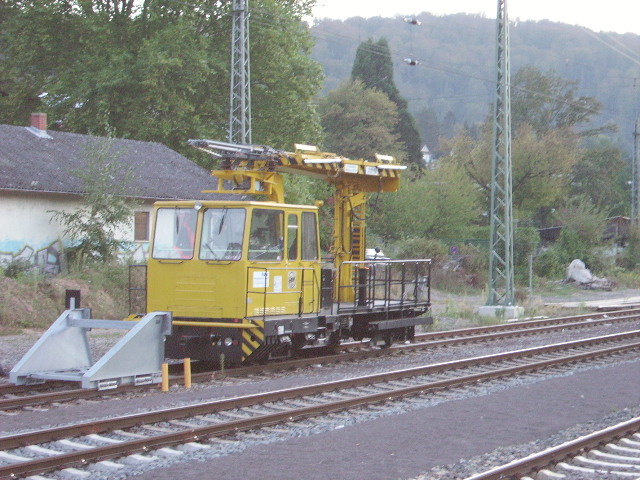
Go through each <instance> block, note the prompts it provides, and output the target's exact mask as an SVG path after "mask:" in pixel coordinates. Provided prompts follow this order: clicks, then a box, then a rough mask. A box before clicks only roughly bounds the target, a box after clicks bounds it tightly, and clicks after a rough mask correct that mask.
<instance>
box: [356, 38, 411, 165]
mask: <svg viewBox="0 0 640 480" xmlns="http://www.w3.org/2000/svg"><path fill="white" fill-rule="evenodd" d="M351 78H352V79H354V80H361V81H362V82H363V83H364V85H365V86H366V87H367V88H373V89H375V90H379V91H381V92H383V93H385V94H386V95H387V96H388V97H389V99H390V100H391V101H392V102H393V103H395V104H396V106H397V108H398V124H397V126H396V129H395V132H396V133H397V134H398V138H399V139H400V141H401V142H402V143H403V144H404V146H405V150H406V151H407V159H406V161H407V163H410V164H412V165H416V166H422V153H421V148H422V142H421V140H420V134H419V133H418V129H417V128H416V124H415V120H414V118H413V116H412V115H411V113H410V112H409V108H408V104H407V101H406V100H405V99H404V98H403V97H402V96H401V95H400V92H399V90H398V88H397V87H396V85H395V83H394V81H393V63H392V62H391V52H390V51H389V44H388V43H387V40H386V39H384V38H381V39H380V40H378V41H377V42H375V43H374V42H373V40H371V39H369V40H368V41H366V42H363V43H362V44H361V45H360V46H359V47H358V50H357V52H356V58H355V60H354V62H353V69H352V71H351Z"/></svg>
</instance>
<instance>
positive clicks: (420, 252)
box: [396, 237, 448, 265]
mask: <svg viewBox="0 0 640 480" xmlns="http://www.w3.org/2000/svg"><path fill="white" fill-rule="evenodd" d="M396 248H397V251H398V257H399V258H430V259H431V260H433V264H434V265H442V264H443V263H444V262H445V261H446V260H447V257H448V250H447V247H446V245H444V244H443V243H442V242H440V241H439V240H435V239H433V238H426V237H410V238H406V239H404V240H401V241H400V242H398V243H397V246H396Z"/></svg>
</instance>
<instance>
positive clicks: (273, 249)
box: [249, 209, 284, 260]
mask: <svg viewBox="0 0 640 480" xmlns="http://www.w3.org/2000/svg"><path fill="white" fill-rule="evenodd" d="M283 227H284V212H283V211H282V210H266V209H255V210H254V211H253V216H252V217H251V230H250V235H249V260H282V256H283V251H284V228H283Z"/></svg>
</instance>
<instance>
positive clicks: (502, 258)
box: [487, 0, 515, 306]
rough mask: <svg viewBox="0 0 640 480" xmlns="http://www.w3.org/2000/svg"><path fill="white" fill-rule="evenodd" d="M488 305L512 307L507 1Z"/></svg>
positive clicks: (500, 31)
mask: <svg viewBox="0 0 640 480" xmlns="http://www.w3.org/2000/svg"><path fill="white" fill-rule="evenodd" d="M496 63H497V81H496V100H495V111H494V123H493V160H492V166H491V170H492V180H491V212H490V215H491V217H490V219H491V234H490V235H491V238H490V259H489V270H490V272H489V283H490V284H489V298H488V301H487V305H488V306H512V305H513V304H514V297H515V295H514V290H515V288H514V276H513V209H512V174H511V170H512V169H511V91H510V89H511V84H510V82H511V79H510V77H511V72H510V70H511V66H510V60H509V20H508V16H507V1H506V0H498V15H497V49H496Z"/></svg>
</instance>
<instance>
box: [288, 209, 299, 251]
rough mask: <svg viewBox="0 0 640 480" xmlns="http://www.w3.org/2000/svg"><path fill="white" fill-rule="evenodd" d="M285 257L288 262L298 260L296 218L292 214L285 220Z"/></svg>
mask: <svg viewBox="0 0 640 480" xmlns="http://www.w3.org/2000/svg"><path fill="white" fill-rule="evenodd" d="M287 255H288V256H289V260H297V259H298V216H297V215H295V214H292V213H290V214H289V216H288V220H287Z"/></svg>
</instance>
